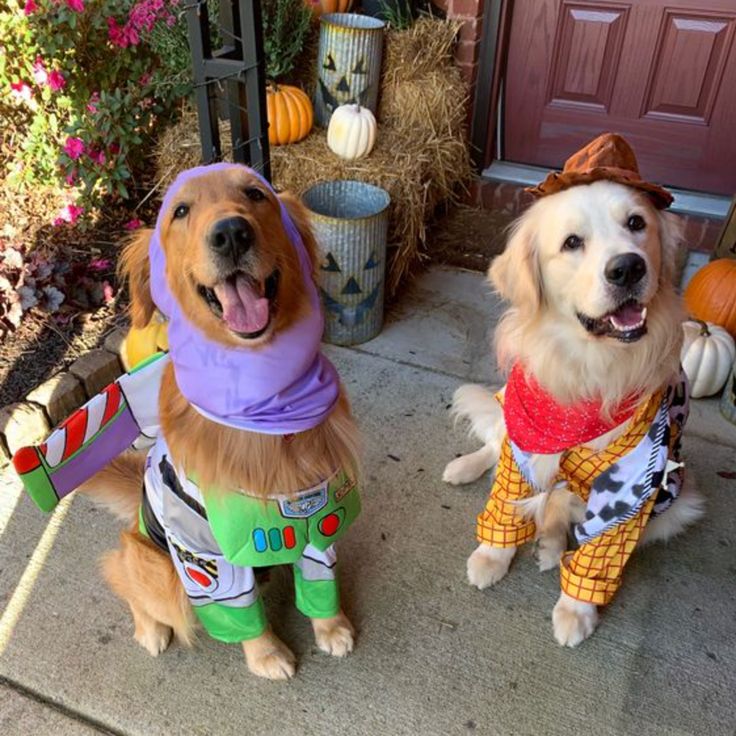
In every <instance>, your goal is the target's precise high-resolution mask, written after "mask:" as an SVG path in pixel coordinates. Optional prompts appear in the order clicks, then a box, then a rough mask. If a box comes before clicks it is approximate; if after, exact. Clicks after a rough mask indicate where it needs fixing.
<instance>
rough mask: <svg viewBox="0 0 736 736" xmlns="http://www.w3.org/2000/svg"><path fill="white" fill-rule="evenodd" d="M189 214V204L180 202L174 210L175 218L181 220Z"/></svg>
mask: <svg viewBox="0 0 736 736" xmlns="http://www.w3.org/2000/svg"><path fill="white" fill-rule="evenodd" d="M188 214H189V205H188V204H178V205H177V206H176V209H175V210H174V219H175V220H181V219H182V218H184V217H186V216H187V215H188Z"/></svg>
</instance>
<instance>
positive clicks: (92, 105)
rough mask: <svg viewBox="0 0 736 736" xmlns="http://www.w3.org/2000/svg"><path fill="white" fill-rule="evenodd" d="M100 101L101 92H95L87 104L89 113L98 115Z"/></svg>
mask: <svg viewBox="0 0 736 736" xmlns="http://www.w3.org/2000/svg"><path fill="white" fill-rule="evenodd" d="M99 101H100V94H99V92H93V93H92V96H91V97H90V98H89V102H88V103H87V112H91V113H96V112H97V103H98V102H99Z"/></svg>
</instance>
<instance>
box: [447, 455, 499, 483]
mask: <svg viewBox="0 0 736 736" xmlns="http://www.w3.org/2000/svg"><path fill="white" fill-rule="evenodd" d="M474 454H475V453H471V454H470V455H462V456H461V457H456V458H455V459H454V460H451V461H450V462H449V463H447V465H446V466H445V472H444V473H442V480H443V481H444V482H445V483H449V484H450V485H453V486H462V485H465V484H466V483H472V482H473V481H474V480H478V478H480V476H481V475H483V473H485V472H486V470H488V468H489V467H490V466H488V465H485V464H484V463H482V462H479V461H478V460H477V459H476V458H475V457H474Z"/></svg>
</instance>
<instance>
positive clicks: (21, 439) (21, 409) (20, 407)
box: [0, 401, 50, 455]
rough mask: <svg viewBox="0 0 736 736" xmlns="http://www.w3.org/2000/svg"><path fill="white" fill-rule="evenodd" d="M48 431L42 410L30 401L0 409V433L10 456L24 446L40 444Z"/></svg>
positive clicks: (47, 423) (47, 424)
mask: <svg viewBox="0 0 736 736" xmlns="http://www.w3.org/2000/svg"><path fill="white" fill-rule="evenodd" d="M49 429H50V426H49V421H48V419H47V418H46V413H45V412H44V410H43V409H42V408H41V407H40V406H38V405H37V404H32V403H31V402H30V401H19V402H17V403H15V404H8V406H6V407H5V408H4V409H0V432H1V433H2V435H3V437H4V438H5V443H6V444H7V446H8V450H10V454H11V455H12V454H14V453H15V451H16V450H18V449H19V448H21V447H24V446H25V445H34V444H36V443H38V442H41V441H42V440H43V439H44V438H45V437H46V435H47V434H48V432H49Z"/></svg>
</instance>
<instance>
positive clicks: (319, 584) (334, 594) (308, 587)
mask: <svg viewBox="0 0 736 736" xmlns="http://www.w3.org/2000/svg"><path fill="white" fill-rule="evenodd" d="M292 569H293V570H294V589H295V591H296V607H297V608H298V609H299V610H300V611H301V612H302V613H303V614H304V615H305V616H308V617H309V618H332V617H333V616H337V614H338V613H339V612H340V586H339V584H338V582H337V577H333V578H331V579H329V580H307V579H305V578H304V575H303V574H302V571H301V570H300V569H299V567H298V566H297V565H293V566H292Z"/></svg>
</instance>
